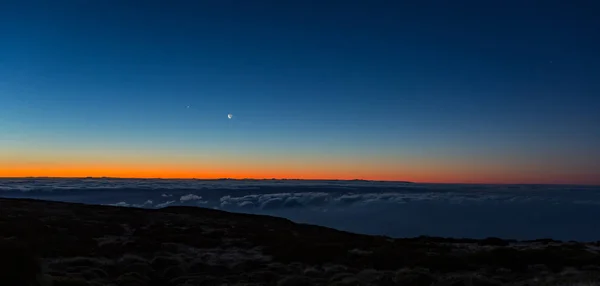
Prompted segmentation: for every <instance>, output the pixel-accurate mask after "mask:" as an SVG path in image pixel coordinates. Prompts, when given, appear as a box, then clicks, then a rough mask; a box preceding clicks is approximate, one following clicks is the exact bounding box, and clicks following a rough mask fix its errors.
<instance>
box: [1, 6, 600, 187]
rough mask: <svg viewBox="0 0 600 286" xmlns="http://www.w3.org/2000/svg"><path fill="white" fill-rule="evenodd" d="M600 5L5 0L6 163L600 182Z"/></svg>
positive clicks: (11, 167) (134, 171)
mask: <svg viewBox="0 0 600 286" xmlns="http://www.w3.org/2000/svg"><path fill="white" fill-rule="evenodd" d="M598 5H599V4H597V3H596V1H583V0H581V1H550V0H548V1H521V0H519V1H512V0H510V1H480V0H478V1H352V0H345V1H341V0H340V1H316V0H290V1H275V0H273V1H241V0H240V1H233V0H231V1H116V0H115V1H110V0H109V1H80V0H72V1H62V0H57V1H2V3H1V4H0V36H2V37H1V40H0V176H4V177H13V176H114V177H196V178H215V177H230V178H244V177H256V178H272V177H277V178H280V177H287V178H315V179H322V178H338V179H354V178H361V179H382V180H411V181H419V182H483V183H580V184H600V52H599V51H600V37H599V35H600V21H599V20H598V13H599V12H600V7H598ZM188 106H189V108H188ZM228 113H232V114H233V115H234V118H233V119H232V120H229V119H227V114H228Z"/></svg>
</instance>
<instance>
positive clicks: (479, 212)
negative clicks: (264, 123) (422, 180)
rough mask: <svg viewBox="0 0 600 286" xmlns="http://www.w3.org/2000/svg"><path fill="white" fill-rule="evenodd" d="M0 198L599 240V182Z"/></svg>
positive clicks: (298, 184) (67, 186) (2, 184)
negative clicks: (212, 210) (197, 208)
mask: <svg viewBox="0 0 600 286" xmlns="http://www.w3.org/2000/svg"><path fill="white" fill-rule="evenodd" d="M0 196H3V197H24V198H39V199H47V200H58V201H69V202H82V203H92V204H104V205H113V206H120V207H140V208H162V207H167V206H173V205H185V206H200V207H210V208H217V209H223V210H227V211H234V212H247V213H258V214H268V215H277V216H283V217H287V218H290V219H292V220H295V221H298V222H305V223H312V224H319V225H324V226H330V227H335V228H339V229H344V230H349V231H354V232H362V233H369V234H383V235H390V236H399V237H401V236H418V235H437V236H460V237H486V236H500V237H508V238H517V239H533V238H541V237H551V238H556V239H576V240H600V223H598V222H596V221H597V219H596V218H597V217H600V188H598V187H582V186H541V185H538V186H536V185H439V184H407V183H386V182H363V181H350V182H348V181H294V180H289V181H251V180H249V181H234V180H212V181H201V180H121V179H116V180H115V179H87V180H54V179H36V180H24V179H21V180H7V179H0Z"/></svg>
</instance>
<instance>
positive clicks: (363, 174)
mask: <svg viewBox="0 0 600 286" xmlns="http://www.w3.org/2000/svg"><path fill="white" fill-rule="evenodd" d="M436 171H437V172H436ZM0 177H5V178H9V177H10V178H17V177H53V178H85V177H110V178H138V179H144V178H147V179H220V178H230V179H271V178H275V179H303V180H311V179H313V180H327V179H335V180H354V179H362V180H377V181H410V182H418V183H473V184H477V183H482V184H581V185H600V182H598V179H597V178H596V177H593V176H576V177H572V178H569V179H564V178H562V179H550V180H549V179H548V178H546V177H544V176H542V175H537V176H536V175H530V176H524V175H521V176H516V175H512V176H507V175H502V174H500V175H498V174H496V175H491V174H484V173H479V174H473V176H465V175H464V173H462V172H450V171H448V170H431V172H427V171H426V170H419V169H416V170H412V171H411V170H410V169H404V170H397V171H395V172H391V171H389V170H388V171H386V170H362V171H361V170H348V169H347V168H346V169H340V170H337V171H336V170H334V169H329V170H328V169H323V168H320V169H314V170H309V171H306V170H298V169H294V168H289V167H288V168H283V167H282V168H264V167H262V168H261V167H259V168H255V169H252V168H231V167H228V166H214V167H205V168H193V167H188V168H181V167H180V168H173V167H172V166H165V167H159V166H114V167H113V166H111V167H108V166H93V165H90V166H40V167H32V166H17V167H15V166H14V165H13V166H11V167H7V166H0ZM575 182H576V183H575Z"/></svg>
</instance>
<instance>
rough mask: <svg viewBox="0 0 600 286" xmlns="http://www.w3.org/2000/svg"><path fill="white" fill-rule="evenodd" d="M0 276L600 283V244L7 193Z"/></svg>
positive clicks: (79, 280)
mask: <svg viewBox="0 0 600 286" xmlns="http://www.w3.org/2000/svg"><path fill="white" fill-rule="evenodd" d="M0 236H1V237H2V239H1V240H0V241H1V243H0V250H1V251H2V256H1V257H2V259H1V261H0V264H1V265H0V266H1V267H2V268H1V269H0V271H1V273H0V278H1V279H2V281H0V285H2V286H7V285H8V286H12V285H54V286H62V285H72V286H75V285H119V286H135V285H167V286H169V285H173V286H177V285H181V286H183V285H282V286H287V285H290V286H291V285H293V286H296V285H506V284H516V285H595V284H574V283H584V282H585V283H587V282H589V281H595V280H596V277H597V276H598V274H599V273H600V254H599V253H598V251H599V250H600V247H598V243H577V242H571V243H567V242H558V241H553V240H548V239H541V240H537V241H509V240H502V239H498V238H489V239H485V240H472V239H450V238H432V237H419V238H410V239H409V238H406V239H391V238H388V237H381V236H369V235H359V234H353V233H347V232H342V231H337V230H334V229H330V228H325V227H319V226H313V225H304V224H296V223H293V222H291V221H289V220H287V219H283V218H276V217H269V216H259V215H249V214H237V213H229V212H225V211H220V210H212V209H205V208H198V207H167V208H163V209H141V208H122V207H112V206H96V205H84V204H73V203H61V202H48V201H37V200H26V199H0Z"/></svg>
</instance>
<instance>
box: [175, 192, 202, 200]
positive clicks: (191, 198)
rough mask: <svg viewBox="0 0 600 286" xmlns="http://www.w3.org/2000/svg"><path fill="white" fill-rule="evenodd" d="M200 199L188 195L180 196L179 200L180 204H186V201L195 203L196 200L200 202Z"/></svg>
mask: <svg viewBox="0 0 600 286" xmlns="http://www.w3.org/2000/svg"><path fill="white" fill-rule="evenodd" d="M201 199H202V197H201V196H197V195H194V194H189V195H185V196H181V198H179V201H180V202H187V201H197V200H201Z"/></svg>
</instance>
